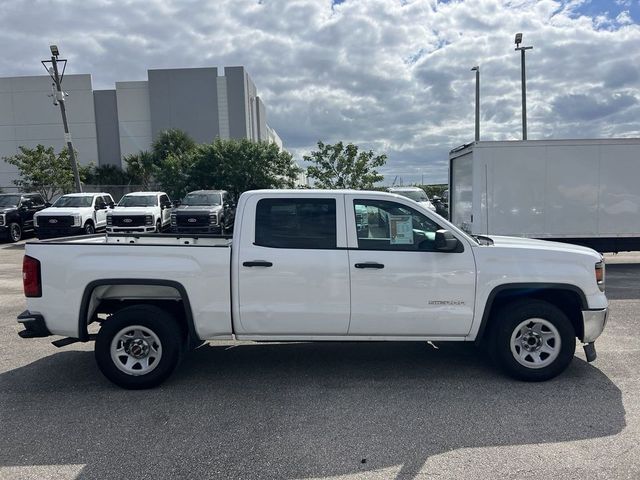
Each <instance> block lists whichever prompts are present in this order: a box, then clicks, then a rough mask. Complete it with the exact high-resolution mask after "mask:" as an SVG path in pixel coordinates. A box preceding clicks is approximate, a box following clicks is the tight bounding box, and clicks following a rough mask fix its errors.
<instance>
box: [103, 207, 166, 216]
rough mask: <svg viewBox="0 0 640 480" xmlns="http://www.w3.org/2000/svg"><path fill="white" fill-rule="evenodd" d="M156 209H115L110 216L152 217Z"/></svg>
mask: <svg viewBox="0 0 640 480" xmlns="http://www.w3.org/2000/svg"><path fill="white" fill-rule="evenodd" d="M156 211H157V207H115V208H114V209H113V210H111V211H110V212H109V213H111V215H153V214H154V213H156Z"/></svg>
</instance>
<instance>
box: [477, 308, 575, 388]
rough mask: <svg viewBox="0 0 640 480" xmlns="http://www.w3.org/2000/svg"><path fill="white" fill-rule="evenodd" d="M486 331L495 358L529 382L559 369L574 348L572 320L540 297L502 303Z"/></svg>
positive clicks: (541, 379) (514, 374) (510, 373)
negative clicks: (504, 304)
mask: <svg viewBox="0 0 640 480" xmlns="http://www.w3.org/2000/svg"><path fill="white" fill-rule="evenodd" d="M527 321H529V323H528V324H527V323H525V322H527ZM554 329H555V331H554ZM523 332H524V333H523ZM489 335H490V337H489V339H488V345H489V353H490V355H491V357H492V359H493V360H494V362H495V363H497V364H498V365H499V366H500V367H502V369H503V370H504V371H505V372H506V373H507V374H508V375H510V376H511V377H513V378H516V379H518V380H524V381H529V382H541V381H545V380H549V379H551V378H553V377H555V376H557V375H559V374H560V373H562V372H563V371H564V370H565V369H566V368H567V367H568V366H569V364H570V363H571V360H573V356H574V354H575V350H576V333H575V329H574V327H573V325H572V324H571V321H570V320H569V319H568V318H567V316H566V315H565V314H564V313H563V312H562V310H560V309H559V308H558V307H556V306H555V305H552V304H550V303H548V302H544V301H541V300H534V299H523V300H518V301H515V302H512V303H509V304H508V305H506V306H504V307H502V308H501V309H500V310H498V311H497V312H496V313H495V315H494V317H493V318H492V328H491V329H490V332H489ZM557 342H559V348H558V343H557ZM523 346H524V347H523Z"/></svg>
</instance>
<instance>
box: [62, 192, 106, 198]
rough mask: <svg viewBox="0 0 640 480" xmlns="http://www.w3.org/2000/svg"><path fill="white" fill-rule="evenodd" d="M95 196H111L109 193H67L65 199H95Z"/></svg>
mask: <svg viewBox="0 0 640 480" xmlns="http://www.w3.org/2000/svg"><path fill="white" fill-rule="evenodd" d="M94 195H109V196H111V194H110V193H107V192H78V193H65V194H64V195H62V196H63V197H93V196H94Z"/></svg>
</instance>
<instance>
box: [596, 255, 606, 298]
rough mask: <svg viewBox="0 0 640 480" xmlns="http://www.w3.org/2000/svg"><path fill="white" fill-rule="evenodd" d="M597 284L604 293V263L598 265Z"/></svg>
mask: <svg viewBox="0 0 640 480" xmlns="http://www.w3.org/2000/svg"><path fill="white" fill-rule="evenodd" d="M596 282H597V283H598V288H599V289H600V291H601V292H604V262H598V263H596Z"/></svg>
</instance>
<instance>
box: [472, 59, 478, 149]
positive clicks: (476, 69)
mask: <svg viewBox="0 0 640 480" xmlns="http://www.w3.org/2000/svg"><path fill="white" fill-rule="evenodd" d="M471 71H472V72H474V71H475V72H476V142H479V141H480V67H478V66H475V67H473V68H472V69H471Z"/></svg>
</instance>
